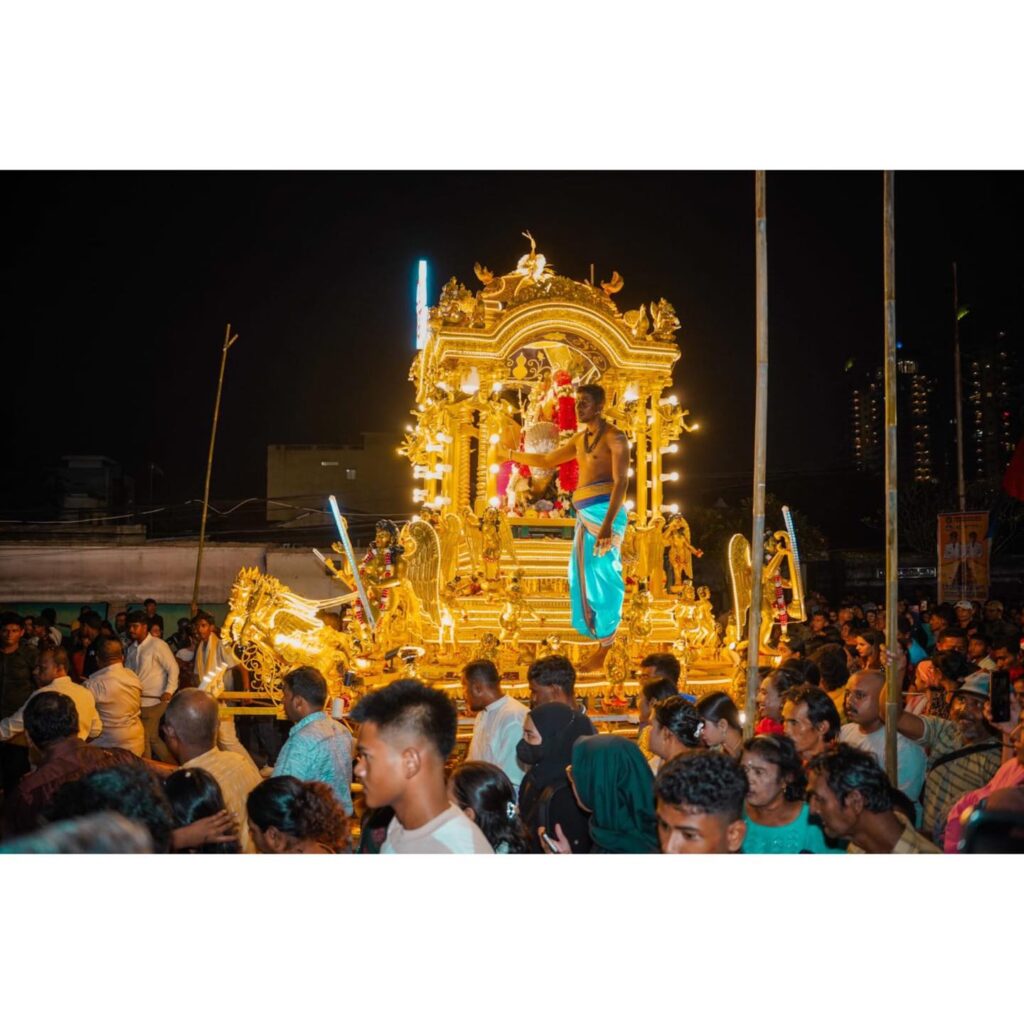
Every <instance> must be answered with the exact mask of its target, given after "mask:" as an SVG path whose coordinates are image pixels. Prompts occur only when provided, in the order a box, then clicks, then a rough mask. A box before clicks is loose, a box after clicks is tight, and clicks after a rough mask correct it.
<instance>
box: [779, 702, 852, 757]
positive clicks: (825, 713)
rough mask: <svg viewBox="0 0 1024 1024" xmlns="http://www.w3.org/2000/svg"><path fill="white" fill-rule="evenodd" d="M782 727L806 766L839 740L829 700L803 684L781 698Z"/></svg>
mask: <svg viewBox="0 0 1024 1024" xmlns="http://www.w3.org/2000/svg"><path fill="white" fill-rule="evenodd" d="M782 727H783V729H784V730H785V733H786V735H787V736H788V737H789V738H790V739H791V740H792V741H793V746H795V747H796V752H797V753H798V754H799V755H800V760H801V761H803V762H804V764H805V765H806V764H807V762H808V761H810V760H811V758H814V757H817V756H818V755H819V754H824V753H825V751H826V750H828V749H829V747H830V746H832V744H833V743H835V742H836V740H838V739H839V730H840V728H841V725H840V722H839V712H838V711H836V706H835V703H834V702H833V701H832V698H831V697H830V696H829V695H828V694H827V693H825V691H824V690H822V689H821V687H819V686H811V685H810V684H808V683H805V684H804V685H803V686H794V687H792V688H791V689H789V690H787V691H786V693H785V694H784V698H783V704H782Z"/></svg>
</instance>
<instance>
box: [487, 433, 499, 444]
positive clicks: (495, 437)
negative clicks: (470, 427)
mask: <svg viewBox="0 0 1024 1024" xmlns="http://www.w3.org/2000/svg"><path fill="white" fill-rule="evenodd" d="M489 440H490V442H491V444H497V443H498V442H499V441H500V440H501V434H491V436H490V438H489Z"/></svg>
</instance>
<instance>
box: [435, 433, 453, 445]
mask: <svg viewBox="0 0 1024 1024" xmlns="http://www.w3.org/2000/svg"><path fill="white" fill-rule="evenodd" d="M434 440H435V441H439V442H440V443H441V444H451V443H452V439H451V437H450V436H449V435H448V434H443V433H441V431H438V432H437V433H436V434H435V435H434Z"/></svg>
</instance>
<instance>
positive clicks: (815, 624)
mask: <svg viewBox="0 0 1024 1024" xmlns="http://www.w3.org/2000/svg"><path fill="white" fill-rule="evenodd" d="M829 628H830V623H829V621H828V614H827V613H826V612H823V611H816V612H814V613H813V614H812V615H811V636H824V635H825V634H826V633H827V632H828V630H829Z"/></svg>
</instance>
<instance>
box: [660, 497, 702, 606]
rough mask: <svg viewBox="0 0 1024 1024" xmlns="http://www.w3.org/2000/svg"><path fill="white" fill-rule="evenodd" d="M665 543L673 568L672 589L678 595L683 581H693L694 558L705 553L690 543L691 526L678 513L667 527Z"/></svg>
mask: <svg viewBox="0 0 1024 1024" xmlns="http://www.w3.org/2000/svg"><path fill="white" fill-rule="evenodd" d="M665 541H666V542H667V544H668V561H669V565H670V566H671V567H672V585H671V587H670V589H671V590H672V591H673V592H675V593H678V592H679V591H680V590H681V589H682V586H683V581H684V580H688V579H693V559H694V556H696V557H697V558H700V557H702V556H703V554H704V552H703V551H701V550H700V548H697V547H694V546H693V544H692V543H691V542H690V524H689V523H688V522H687V521H686V520H685V519H684V518H683V517H682V516H681V515H679V514H678V513H677V514H676V515H673V516H672V517H671V518H670V519H669V521H668V524H667V525H666V527H665Z"/></svg>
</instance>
